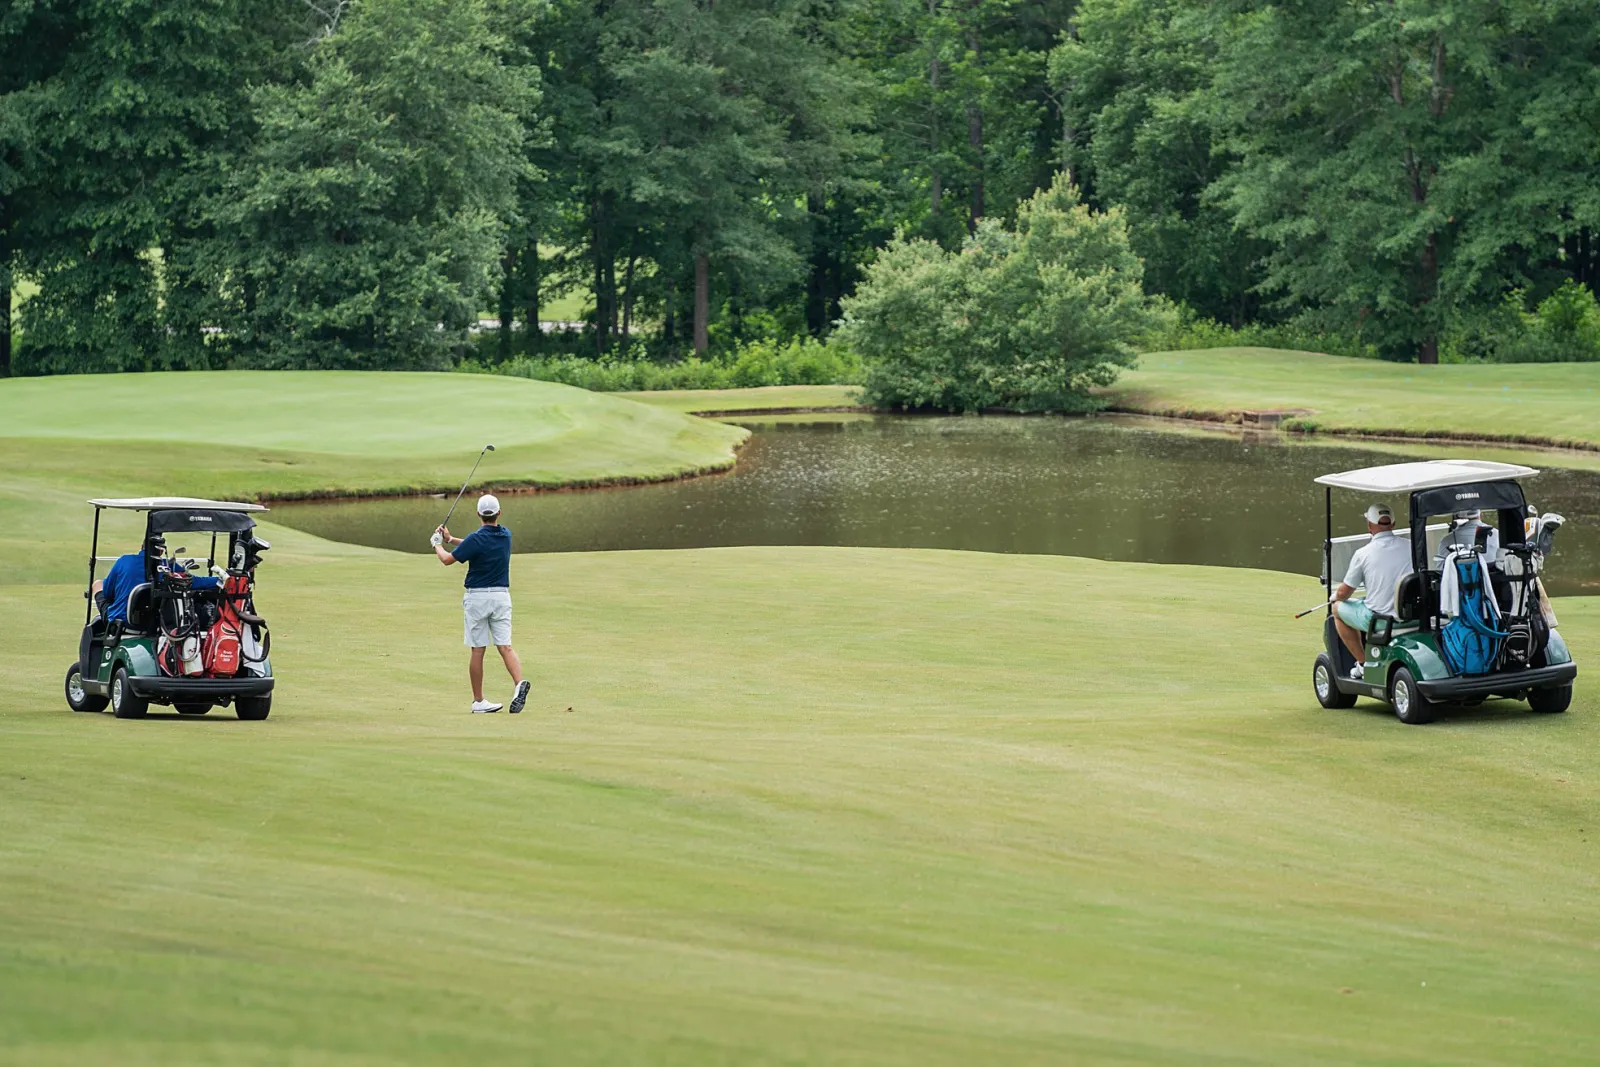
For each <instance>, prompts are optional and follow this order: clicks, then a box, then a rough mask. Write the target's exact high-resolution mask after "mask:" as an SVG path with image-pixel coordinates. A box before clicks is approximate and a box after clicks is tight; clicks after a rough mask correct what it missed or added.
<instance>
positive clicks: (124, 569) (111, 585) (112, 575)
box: [94, 534, 222, 622]
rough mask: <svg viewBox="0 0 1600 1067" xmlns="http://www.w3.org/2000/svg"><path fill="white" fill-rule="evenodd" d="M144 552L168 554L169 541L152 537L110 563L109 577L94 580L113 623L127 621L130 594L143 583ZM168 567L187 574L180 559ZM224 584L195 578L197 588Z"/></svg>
mask: <svg viewBox="0 0 1600 1067" xmlns="http://www.w3.org/2000/svg"><path fill="white" fill-rule="evenodd" d="M145 552H148V553H149V554H150V556H151V557H152V558H154V559H157V560H160V559H161V558H162V557H164V556H165V555H166V554H167V542H166V539H165V538H163V537H162V536H161V535H160V534H156V535H155V536H154V537H152V538H150V542H149V544H148V545H147V546H146V547H145V550H144V551H140V552H130V553H128V554H127V555H126V556H119V557H117V561H116V562H115V563H113V564H112V565H111V569H110V570H109V571H107V572H106V576H105V577H104V578H103V579H101V580H100V581H98V582H95V583H94V592H96V593H102V594H104V596H103V600H104V602H105V609H106V618H107V619H109V620H111V621H112V622H127V621H128V594H129V593H132V592H133V590H134V587H135V586H137V585H142V584H143V583H144V580H145V578H144V564H145ZM167 569H168V570H170V571H171V572H172V573H173V574H186V573H188V572H187V571H185V570H184V569H183V567H182V566H181V565H180V564H179V563H178V561H177V560H170V561H168V563H167ZM221 584H222V583H221V582H219V581H218V580H217V579H215V578H195V579H194V588H195V589H216V588H217V587H218V586H220V585H221Z"/></svg>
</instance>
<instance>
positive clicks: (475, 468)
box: [439, 445, 494, 526]
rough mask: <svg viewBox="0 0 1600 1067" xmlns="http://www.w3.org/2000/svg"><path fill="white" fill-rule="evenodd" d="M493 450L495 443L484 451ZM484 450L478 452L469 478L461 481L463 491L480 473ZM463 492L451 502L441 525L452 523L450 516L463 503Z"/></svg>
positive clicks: (468, 475)
mask: <svg viewBox="0 0 1600 1067" xmlns="http://www.w3.org/2000/svg"><path fill="white" fill-rule="evenodd" d="M493 451H494V445H484V446H483V452H493ZM483 452H479V453H478V458H477V459H476V460H475V461H474V462H473V464H472V470H470V471H468V472H467V480H466V481H464V482H462V483H461V493H465V492H466V491H467V486H469V485H471V484H472V476H473V475H474V474H477V473H478V464H479V463H482V462H483ZM461 493H457V494H456V498H455V499H454V500H452V501H451V502H450V510H449V511H448V512H447V513H446V514H445V517H444V521H443V522H441V523H440V524H439V525H440V526H449V525H450V516H451V515H454V514H455V513H456V505H457V504H459V503H461Z"/></svg>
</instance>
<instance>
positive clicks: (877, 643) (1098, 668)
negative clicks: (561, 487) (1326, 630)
mask: <svg viewBox="0 0 1600 1067" xmlns="http://www.w3.org/2000/svg"><path fill="white" fill-rule="evenodd" d="M386 377H387V376H376V375H375V376H373V377H372V379H371V382H372V388H373V389H374V390H381V389H383V388H385V378H386ZM0 392H3V390H0ZM7 425H9V423H8V424H7ZM503 439H506V440H510V439H509V438H503ZM58 440H66V439H65V438H61V439H58ZM11 443H12V442H5V444H7V445H10V444H11ZM288 443H289V444H290V445H292V444H293V442H292V441H290V442H288ZM92 446H93V443H92V442H90V443H89V444H87V445H85V446H84V447H86V448H92ZM29 447H30V450H29V451H26V452H21V451H19V450H16V449H8V450H7V452H6V453H5V455H6V456H8V457H10V458H7V459H3V460H0V473H3V475H4V478H5V479H6V483H5V484H6V486H7V491H9V492H11V493H13V494H14V499H17V500H27V501H36V500H38V499H44V500H46V501H47V502H48V503H49V508H48V509H47V510H46V511H44V512H38V511H28V512H26V513H24V511H23V510H22V509H21V508H20V507H13V508H12V510H9V511H7V510H3V509H0V564H3V569H0V634H3V635H5V638H6V641H5V646H4V648H5V652H4V654H3V655H0V753H4V756H5V758H4V759H3V760H0V1060H5V1061H16V1062H28V1063H72V1064H80V1063H107V1064H119V1065H120V1064H169V1063H174V1062H184V1063H227V1064H251V1063H260V1064H278V1063H285V1062H291V1063H305V1064H371V1063H386V1064H387V1063H415V1064H429V1063H508V1064H510V1063H516V1064H523V1063H528V1062H550V1063H562V1064H586V1063H593V1064H615V1063H651V1064H658V1063H660V1064H686V1065H688V1064H693V1065H703V1064H718V1063H727V1064H735V1063H737V1064H750V1063H829V1064H834V1063H846V1064H848V1063H859V1064H867V1063H872V1064H895V1063H902V1064H918V1065H922V1064H943V1063H949V1064H967V1063H973V1062H986V1063H987V1062H1006V1063H1052V1064H1053V1063H1062V1062H1076V1063H1195V1064H1200V1063H1229V1064H1234V1063H1259V1064H1273V1065H1279V1064H1295V1063H1308V1064H1312V1063H1319V1064H1320V1063H1340V1064H1351V1063H1355V1064H1359V1063H1372V1064H1392V1063H1397V1062H1423V1061H1425V1062H1430V1063H1475V1064H1476V1063H1512V1062H1516V1063H1525V1062H1537V1063H1549V1064H1561V1063H1574V1064H1576V1063H1582V1062H1586V1061H1587V1060H1588V1059H1589V1058H1590V1050H1591V1049H1592V1048H1593V1047H1595V1043H1596V1041H1597V1039H1600V1020H1597V1017H1596V1015H1595V1013H1594V1012H1593V1010H1592V1005H1591V1003H1590V1002H1591V1000H1592V992H1593V990H1594V988H1595V987H1596V983H1597V982H1600V952H1597V951H1596V948H1595V946H1596V945H1597V944H1600V897H1597V895H1596V893H1595V889H1596V882H1597V880H1600V860H1597V859H1596V857H1595V855H1594V851H1593V847H1592V846H1591V844H1590V843H1589V839H1590V838H1591V837H1592V836H1594V835H1595V834H1596V833H1600V827H1597V826H1596V825H1594V820H1593V814H1594V812H1595V810H1596V802H1597V800H1600V797H1597V792H1600V785H1597V783H1600V775H1597V773H1596V772H1597V770H1600V768H1597V761H1600V756H1597V753H1600V745H1597V741H1600V736H1597V735H1600V725H1597V723H1600V699H1597V691H1596V688H1595V686H1594V685H1593V684H1592V682H1591V681H1590V680H1589V677H1590V676H1589V675H1587V674H1585V675H1583V676H1581V677H1580V679H1579V690H1578V694H1577V698H1576V700H1575V702H1574V705H1573V709H1572V711H1571V712H1570V713H1568V714H1567V715H1563V716H1556V717H1549V718H1545V717H1538V716H1534V715H1532V714H1530V713H1528V712H1526V711H1525V710H1524V709H1523V707H1522V706H1521V705H1513V704H1506V703H1500V702H1497V703H1493V704H1486V705H1484V706H1483V707H1481V708H1479V709H1475V710H1473V711H1470V712H1466V713H1462V714H1457V715H1454V716H1451V717H1450V718H1448V719H1447V720H1446V721H1444V722H1442V723H1440V724H1438V725H1436V726H1432V727H1427V728H1407V727H1403V726H1400V725H1399V724H1398V723H1397V722H1395V721H1394V719H1393V718H1392V717H1391V716H1389V715H1388V714H1387V713H1386V712H1384V711H1382V710H1381V709H1380V708H1378V706H1377V705H1374V704H1370V703H1368V702H1363V703H1362V704H1361V705H1358V707H1357V708H1356V709H1354V710H1352V711H1348V712H1325V711H1322V710H1320V709H1318V708H1317V707H1316V705H1315V702H1314V700H1313V699H1312V697H1311V694H1310V684H1309V668H1310V660H1311V657H1312V655H1313V654H1314V652H1315V649H1316V647H1317V645H1318V638H1317V631H1316V624H1315V622H1314V621H1312V620H1307V621H1305V622H1303V623H1298V624H1294V623H1290V622H1289V621H1288V615H1289V613H1290V611H1291V610H1292V609H1294V608H1298V607H1300V606H1303V605H1304V603H1307V602H1310V601H1311V600H1314V599H1315V597H1316V595H1317V590H1316V587H1315V586H1314V583H1312V582H1311V581H1310V580H1308V579H1305V578H1300V577H1294V576H1289V575H1281V574H1273V573H1267V572H1257V571H1227V570H1216V569H1207V568H1186V567H1157V566H1148V565H1138V564H1113V563H1104V562H1098V561H1093V560H1082V559H1069V558H1061V557H1028V556H988V555H982V554H970V553H948V552H932V551H909V550H907V551H892V550H871V549H816V548H805V549H801V548H750V549H716V550H702V551H685V552H631V553H611V554H600V553H591V554H570V555H550V556H518V557H516V558H515V560H514V562H513V571H514V576H513V581H514V584H515V586H516V595H517V610H518V616H517V636H516V641H517V644H518V646H519V649H520V650H521V652H522V655H523V659H524V662H525V664H526V665H527V667H528V671H529V675H530V677H531V678H532V679H533V680H534V683H535V693H534V697H533V700H532V701H531V702H530V705H529V708H528V712H527V713H526V714H524V715H521V716H518V717H511V716H509V715H504V714H501V715H495V716H472V715H469V714H467V712H466V697H467V693H466V687H465V678H464V673H465V672H464V669H463V668H464V663H463V661H464V658H465V656H464V653H463V651H462V649H461V646H460V643H459V642H460V638H459V634H460V618H459V608H458V606H457V602H458V590H459V585H458V583H459V577H460V576H459V574H458V573H457V572H455V571H454V570H449V571H447V570H445V569H443V568H440V567H438V566H437V565H435V564H433V563H432V562H431V561H429V560H427V559H426V558H418V557H410V556H402V555H400V554H395V553H386V552H381V551H377V550H371V549H365V548H359V547H354V546H346V545H338V544H332V543H329V542H325V541H319V540H317V539H315V538H312V537H309V536H307V535H304V534H300V533H297V532H294V531H290V530H285V529H281V528H269V529H268V531H267V533H268V536H269V537H271V539H272V540H273V542H274V549H273V551H272V553H271V554H270V555H269V557H268V562H267V563H266V565H265V567H264V571H263V575H262V583H263V584H262V590H261V594H260V597H259V603H260V606H261V608H262V609H263V610H264V611H265V612H266V613H267V614H268V615H269V617H270V618H271V619H272V621H273V623H274V656H273V660H274V666H275V668H276V670H277V672H278V674H279V675H280V679H281V680H280V689H279V691H278V693H277V696H276V699H275V707H274V711H273V715H272V718H271V719H269V720H268V721H266V722H264V723H241V722H238V721H236V720H234V719H233V717H232V716H231V714H228V713H225V712H218V713H213V714H212V715H210V716H207V717H206V718H204V719H201V720H190V719H179V718H177V717H175V716H174V717H158V718H153V719H151V720H148V721H144V722H122V721H118V720H115V719H112V718H110V717H109V716H103V715H94V716H74V715H72V714H71V713H69V712H68V711H67V710H66V707H65V704H64V702H63V701H62V698H61V695H60V680H61V675H62V674H63V673H64V671H65V669H66V666H67V660H68V659H70V658H71V656H72V654H73V652H74V650H75V642H76V635H77V630H78V627H79V625H80V624H81V619H82V612H83V600H82V597H81V588H82V587H81V585H79V584H73V579H75V578H76V575H77V572H78V570H79V569H80V568H81V563H80V562H75V561H77V560H81V557H82V553H83V551H84V550H85V549H86V545H87V533H88V531H87V519H88V509H86V508H84V507H83V506H82V505H81V503H78V501H80V500H81V497H82V495H84V490H85V489H86V488H88V489H89V490H90V491H95V492H109V491H114V490H119V489H122V488H123V487H122V486H120V485H105V484H91V483H94V481H95V478H96V477H98V476H102V475H97V474H96V469H95V468H92V467H90V468H83V469H75V470H71V469H68V468H67V467H65V466H63V465H57V466H55V467H49V466H45V467H41V468H40V469H38V470H33V469H25V468H24V467H23V466H22V462H21V460H19V459H17V457H18V456H23V457H27V458H30V459H31V460H39V461H41V462H42V458H43V457H46V456H48V455H49V454H50V453H49V452H48V450H47V449H45V448H44V446H43V445H38V446H29ZM192 448H193V446H190V445H178V446H174V445H167V444H162V443H160V442H144V443H142V444H139V445H137V446H135V445H127V444H121V443H117V444H112V445H108V446H105V447H104V449H103V451H104V452H105V454H106V456H107V460H108V462H110V463H112V464H113V465H112V467H111V468H110V470H111V471H112V472H114V473H116V474H118V475H119V476H127V477H130V478H132V477H135V476H137V477H138V478H142V479H143V481H142V482H141V484H139V485H138V486H136V487H134V486H130V487H128V491H146V490H148V489H151V488H173V489H176V490H177V491H184V492H189V491H195V492H199V491H211V487H215V486H222V487H228V486H235V485H244V484H247V480H248V479H249V478H251V477H259V476H260V472H261V471H262V470H269V469H271V468H268V467H266V466H265V465H263V466H260V467H252V466H250V465H249V463H248V462H247V461H246V460H247V455H246V453H243V452H241V453H238V454H237V455H236V456H235V457H234V459H235V460H237V462H236V463H235V464H234V465H232V466H230V465H227V464H222V465H220V466H219V467H218V468H217V469H216V470H215V471H213V470H211V469H210V468H207V467H205V466H204V465H203V463H204V462H207V461H209V458H210V457H214V456H215V455H217V454H218V453H217V452H216V450H215V449H214V448H212V447H210V446H207V447H206V448H204V449H201V450H199V451H191V449H192ZM286 451H288V452H291V453H292V452H294V449H293V448H289V449H287V450H286ZM224 454H225V455H232V454H231V453H224ZM306 454H307V455H314V456H317V457H325V456H326V455H327V453H322V452H315V453H309V452H308V453H306ZM195 456H199V457H202V458H201V459H199V460H196V459H194V458H193V457H195ZM357 458H358V459H361V461H362V462H370V463H371V464H372V466H370V467H363V468H360V470H362V471H367V472H369V473H372V472H376V473H381V471H382V467H381V457H377V456H368V457H364V458H363V457H357ZM468 458H469V461H470V456H469V457H468ZM229 462H230V463H234V460H230V461H229ZM315 462H317V463H325V464H326V465H325V466H324V467H323V468H321V469H322V470H324V471H333V470H335V469H340V470H342V469H344V468H342V467H337V465H336V464H334V463H333V461H331V460H326V459H321V458H319V459H316V460H315ZM409 463H410V461H409V460H402V459H397V460H396V461H395V462H394V464H393V469H392V470H390V472H389V474H388V475H387V477H388V478H389V479H390V480H391V482H393V483H398V482H402V481H404V480H406V479H409V478H412V477H414V475H413V474H412V473H411V472H410V470H409ZM376 473H374V476H376ZM284 476H285V477H289V475H284ZM293 477H300V475H299V474H296V475H293ZM307 477H308V478H309V475H307ZM295 484H308V483H295ZM58 505H59V507H58ZM31 506H33V505H32V504H30V507H31ZM57 557H60V558H59V561H58V560H57ZM58 571H59V575H58V573H57V572H58ZM30 583H32V584H30ZM1558 610H1559V611H1560V613H1561V616H1562V622H1563V631H1564V633H1565V634H1566V636H1567V639H1568V641H1569V642H1570V643H1571V644H1572V646H1573V648H1574V650H1575V652H1576V654H1577V656H1578V658H1579V661H1580V664H1583V665H1585V666H1586V667H1587V665H1588V664H1590V663H1591V662H1593V661H1594V660H1595V656H1596V649H1597V648H1600V599H1582V600H1567V601H1562V602H1560V603H1559V604H1558ZM496 671H498V668H497V667H495V668H492V672H491V675H490V677H491V679H493V682H494V684H495V686H497V687H498V688H500V689H504V688H506V685H505V682H504V676H503V674H498V673H495V672H496ZM569 707H570V708H571V709H572V710H571V711H570V712H568V711H567V710H566V709H567V708H569Z"/></svg>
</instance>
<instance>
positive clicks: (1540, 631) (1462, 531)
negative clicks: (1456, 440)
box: [1312, 460, 1578, 724]
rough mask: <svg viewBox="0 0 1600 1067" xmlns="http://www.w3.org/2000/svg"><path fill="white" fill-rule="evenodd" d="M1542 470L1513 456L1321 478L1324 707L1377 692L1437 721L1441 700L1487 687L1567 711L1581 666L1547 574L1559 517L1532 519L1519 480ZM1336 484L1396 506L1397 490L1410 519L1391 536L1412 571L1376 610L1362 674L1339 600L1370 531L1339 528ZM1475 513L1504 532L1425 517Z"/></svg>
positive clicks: (1469, 700)
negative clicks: (1406, 550) (1547, 586)
mask: <svg viewBox="0 0 1600 1067" xmlns="http://www.w3.org/2000/svg"><path fill="white" fill-rule="evenodd" d="M1538 473H1539V472H1538V471H1536V470H1534V469H1532V468H1531V467H1523V466H1518V465H1516V464H1510V463H1491V462H1486V461H1478V460H1431V461H1427V462H1419V463H1394V464H1389V465H1387V466H1382V467H1367V468H1364V469H1362V470H1353V471H1345V472H1343V473H1340V474H1327V475H1324V476H1322V477H1321V478H1318V479H1317V480H1316V481H1317V484H1318V485H1321V486H1324V487H1325V492H1324V500H1325V503H1326V507H1327V525H1326V529H1327V537H1326V539H1325V540H1324V542H1323V555H1322V580H1323V586H1324V589H1325V590H1326V592H1327V594H1328V596H1329V599H1330V603H1329V605H1328V608H1327V618H1326V619H1325V620H1324V622H1323V642H1322V643H1323V646H1324V651H1323V652H1322V654H1321V655H1319V656H1317V659H1316V664H1315V666H1314V667H1313V668H1312V686H1313V688H1314V689H1315V691H1316V694H1317V701H1318V702H1319V703H1320V704H1321V705H1322V706H1323V707H1325V708H1348V707H1351V706H1352V705H1354V704H1355V702H1356V697H1358V696H1369V697H1373V698H1375V699H1378V700H1387V701H1388V702H1389V704H1390V706H1391V707H1393V708H1394V713H1395V716H1396V717H1397V718H1399V719H1400V721H1401V722H1404V723H1408V724H1418V723H1427V722H1432V721H1433V720H1434V719H1435V718H1437V717H1438V714H1439V710H1440V708H1441V706H1443V705H1472V704H1480V703H1482V702H1483V701H1484V700H1485V699H1487V698H1489V697H1510V698H1513V699H1517V700H1526V701H1527V702H1528V704H1529V706H1530V707H1531V708H1532V709H1533V710H1534V711H1539V712H1562V711H1565V710H1567V706H1568V705H1569V704H1570V703H1571V701H1572V680H1573V679H1574V678H1575V677H1576V676H1577V673H1578V667H1577V664H1575V663H1574V662H1573V661H1572V654H1571V652H1569V651H1568V649H1567V645H1566V642H1564V641H1563V640H1562V639H1561V635H1560V634H1559V633H1558V632H1557V631H1556V629H1555V617H1554V614H1553V612H1552V611H1551V610H1550V605H1549V601H1548V599H1547V598H1546V596H1545V593H1544V586H1543V583H1542V582H1540V581H1539V574H1540V572H1541V571H1542V570H1543V567H1544V560H1545V556H1546V555H1547V554H1548V553H1549V551H1550V548H1551V542H1552V540H1553V537H1554V534H1555V531H1556V529H1557V528H1559V526H1560V524H1561V517H1560V516H1559V515H1553V514H1550V515H1545V516H1543V517H1542V518H1530V517H1529V516H1528V512H1529V509H1528V507H1527V501H1526V500H1525V499H1524V497H1523V495H1522V487H1521V486H1520V485H1519V484H1518V483H1517V479H1519V478H1531V477H1533V476H1534V475H1536V474H1538ZM1335 489H1347V490H1352V491H1354V492H1357V493H1362V494H1367V495H1370V496H1376V497H1379V498H1380V499H1383V500H1393V501H1394V502H1395V505H1396V512H1397V515H1398V514H1400V513H1401V512H1400V511H1399V507H1398V504H1399V498H1400V497H1401V496H1404V497H1405V498H1406V499H1407V500H1408V501H1409V507H1408V511H1409V522H1408V523H1407V526H1406V528H1405V529H1403V530H1402V529H1399V528H1398V523H1397V524H1396V527H1397V528H1396V530H1395V535H1396V536H1398V537H1403V538H1407V539H1409V540H1410V543H1411V560H1412V567H1413V573H1411V574H1408V575H1406V576H1405V577H1404V578H1402V579H1401V580H1400V582H1399V584H1398V586H1397V587H1396V593H1395V601H1394V604H1395V606H1394V614H1393V615H1392V616H1390V615H1376V614H1375V615H1374V617H1373V622H1372V627H1371V630H1370V631H1369V632H1368V633H1367V634H1366V662H1365V663H1364V664H1362V669H1361V671H1360V676H1359V677H1351V674H1352V671H1353V670H1354V668H1355V666H1356V664H1355V661H1354V658H1353V657H1352V656H1351V655H1350V652H1349V651H1348V650H1347V649H1346V648H1345V646H1344V642H1342V641H1341V640H1340V639H1339V633H1338V630H1337V628H1336V626H1335V624H1334V608H1333V605H1332V603H1331V599H1332V595H1333V590H1334V589H1335V588H1337V587H1338V585H1339V584H1340V581H1341V579H1342V578H1343V577H1344V575H1345V574H1346V572H1347V570H1348V568H1349V565H1350V559H1351V557H1352V556H1353V555H1354V554H1355V552H1356V550H1357V549H1358V548H1360V547H1361V546H1362V545H1364V544H1366V543H1367V542H1368V541H1369V540H1370V537H1369V536H1368V535H1366V534H1359V535H1355V536H1351V537H1334V536H1333V491H1334V490H1335ZM1471 512H1480V513H1481V515H1482V517H1483V519H1484V520H1486V521H1487V520H1488V519H1489V518H1491V514H1492V517H1493V518H1494V519H1495V520H1496V521H1495V524H1494V525H1495V526H1497V527H1498V531H1497V533H1495V534H1491V527H1490V526H1489V525H1487V524H1486V522H1485V523H1478V522H1475V521H1469V520H1467V519H1465V518H1457V519H1456V521H1455V522H1441V523H1437V524H1434V525H1430V524H1429V521H1428V520H1429V519H1430V518H1435V517H1442V518H1446V519H1448V518H1451V517H1453V516H1459V515H1465V514H1468V513H1471ZM1495 540H1498V542H1499V547H1498V548H1495V546H1494V544H1493V542H1494V541H1495ZM1441 546H1442V549H1443V551H1442V552H1441ZM1441 556H1442V560H1441ZM1441 594H1443V595H1442V597H1441Z"/></svg>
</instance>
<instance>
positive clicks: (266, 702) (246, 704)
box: [233, 693, 272, 722]
mask: <svg viewBox="0 0 1600 1067" xmlns="http://www.w3.org/2000/svg"><path fill="white" fill-rule="evenodd" d="M233 710H234V711H235V712H237V713H238V715H239V718H241V719H245V720H247V721H249V722H260V721H261V720H262V719H265V718H266V717H267V716H268V715H270V714H271V713H272V694H271V693H267V694H266V695H265V696H259V697H235V698H234V701H233Z"/></svg>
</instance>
